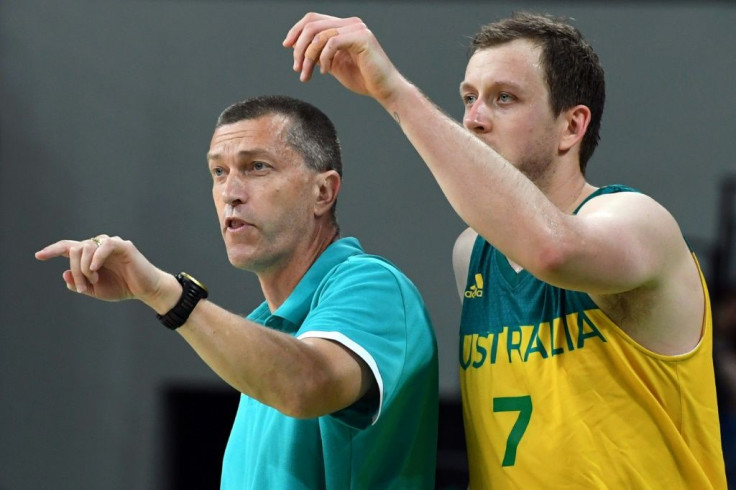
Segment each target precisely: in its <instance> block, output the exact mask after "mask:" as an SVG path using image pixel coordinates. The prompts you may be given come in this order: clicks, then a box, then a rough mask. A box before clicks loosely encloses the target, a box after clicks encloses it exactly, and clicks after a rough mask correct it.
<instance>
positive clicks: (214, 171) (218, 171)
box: [212, 167, 225, 177]
mask: <svg viewBox="0 0 736 490" xmlns="http://www.w3.org/2000/svg"><path fill="white" fill-rule="evenodd" d="M224 173H225V172H224V171H223V170H222V169H221V168H219V167H218V168H213V169H212V175H214V176H215V177H221V176H222V175H223V174H224Z"/></svg>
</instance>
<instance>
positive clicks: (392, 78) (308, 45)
mask: <svg viewBox="0 0 736 490" xmlns="http://www.w3.org/2000/svg"><path fill="white" fill-rule="evenodd" d="M283 45H284V46H285V47H287V48H289V47H291V48H293V49H294V52H293V54H294V67H293V68H294V71H296V72H299V73H300V76H299V79H300V80H301V81H303V82H306V81H308V80H309V79H310V78H311V76H312V73H313V71H314V69H315V66H316V65H319V67H320V71H321V73H330V74H331V75H332V76H334V77H335V78H337V79H338V81H339V82H340V83H342V84H343V85H344V86H345V87H346V88H348V89H350V90H352V91H353V92H356V93H358V94H361V95H369V96H371V97H373V98H375V99H376V100H377V101H378V102H380V103H382V104H384V105H385V104H386V103H387V102H388V101H389V100H390V99H391V97H392V96H393V95H394V94H395V93H396V91H397V89H398V87H399V84H401V83H402V81H403V82H405V80H404V79H403V77H402V76H401V74H400V73H399V72H398V70H397V69H396V67H395V66H394V65H393V63H391V60H389V58H388V56H386V53H385V52H384V51H383V48H381V45H380V44H379V43H378V40H376V38H375V36H374V35H373V33H372V32H371V31H370V29H368V27H367V26H366V25H365V24H364V23H363V21H362V20H360V19H359V18H357V17H351V18H346V19H343V18H338V17H332V16H328V15H323V14H316V13H308V14H307V15H305V16H304V17H303V18H302V19H301V20H300V21H299V22H297V23H296V24H294V26H293V27H292V28H291V29H290V30H289V32H288V34H287V35H286V38H285V39H284V42H283Z"/></svg>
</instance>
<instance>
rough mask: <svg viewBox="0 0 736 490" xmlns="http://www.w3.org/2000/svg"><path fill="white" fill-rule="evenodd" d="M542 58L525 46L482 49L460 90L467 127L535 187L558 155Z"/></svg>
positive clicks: (528, 44) (522, 42)
mask: <svg viewBox="0 0 736 490" xmlns="http://www.w3.org/2000/svg"><path fill="white" fill-rule="evenodd" d="M539 54H540V48H539V47H537V46H535V45H534V44H532V43H531V42H529V41H527V40H516V41H512V42H509V43H506V44H502V45H500V46H496V47H492V48H485V49H482V50H480V51H477V52H476V53H475V54H473V56H472V57H471V58H470V60H469V61H468V66H467V68H466V70H465V80H464V81H463V82H462V84H461V85H460V94H461V96H462V99H463V104H464V106H465V115H464V117H463V125H464V126H465V127H466V128H467V129H469V130H470V131H472V132H473V133H475V134H476V135H477V136H478V137H479V138H481V139H482V140H483V141H485V142H486V143H487V144H488V145H490V146H491V147H492V148H493V149H494V150H496V151H497V152H498V153H500V154H501V155H502V156H503V157H504V158H506V159H507V160H508V161H510V162H511V163H512V164H514V165H515V166H516V167H517V168H519V170H521V171H522V172H524V173H525V174H526V175H527V177H529V178H530V179H531V180H533V181H538V180H539V179H540V178H541V176H543V175H544V174H545V172H546V171H547V169H548V168H549V166H550V164H551V163H552V162H553V161H554V159H555V157H556V155H557V129H556V123H557V119H556V118H555V117H554V116H553V114H552V111H551V109H550V104H549V91H548V89H547V85H546V83H545V80H544V71H543V69H542V66H541V64H540V62H539Z"/></svg>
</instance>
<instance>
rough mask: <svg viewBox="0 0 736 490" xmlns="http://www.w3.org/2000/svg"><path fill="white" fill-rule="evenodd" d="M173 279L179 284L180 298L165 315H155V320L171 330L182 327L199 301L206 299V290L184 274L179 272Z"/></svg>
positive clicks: (199, 283)
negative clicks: (180, 289)
mask: <svg viewBox="0 0 736 490" xmlns="http://www.w3.org/2000/svg"><path fill="white" fill-rule="evenodd" d="M174 277H176V280H177V281H179V284H181V287H182V292H181V298H179V302H178V303H176V305H174V307H173V308H171V309H170V310H169V312H168V313H166V314H165V315H159V314H156V318H158V319H159V321H160V322H161V323H163V324H164V325H165V326H166V327H167V328H169V329H171V330H176V329H177V328H179V327H181V326H182V325H184V323H186V321H187V318H189V315H190V314H191V313H192V310H193V309H194V307H195V306H197V303H199V300H200V299H205V298H206V297H207V288H206V287H204V285H203V284H202V283H201V282H199V281H198V280H196V279H195V278H193V277H192V276H190V275H189V274H187V273H186V272H180V273H178V274H177V275H176V276H174Z"/></svg>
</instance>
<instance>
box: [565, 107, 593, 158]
mask: <svg viewBox="0 0 736 490" xmlns="http://www.w3.org/2000/svg"><path fill="white" fill-rule="evenodd" d="M560 123H561V124H562V131H561V134H560V144H559V151H560V152H563V153H564V152H566V151H568V150H570V149H571V148H573V147H574V146H575V145H578V144H580V142H581V141H582V140H583V136H585V131H586V130H587V129H588V125H589V124H590V109H589V108H588V106H584V105H582V104H581V105H576V106H575V107H573V108H571V109H568V110H566V111H563V112H562V114H560Z"/></svg>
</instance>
